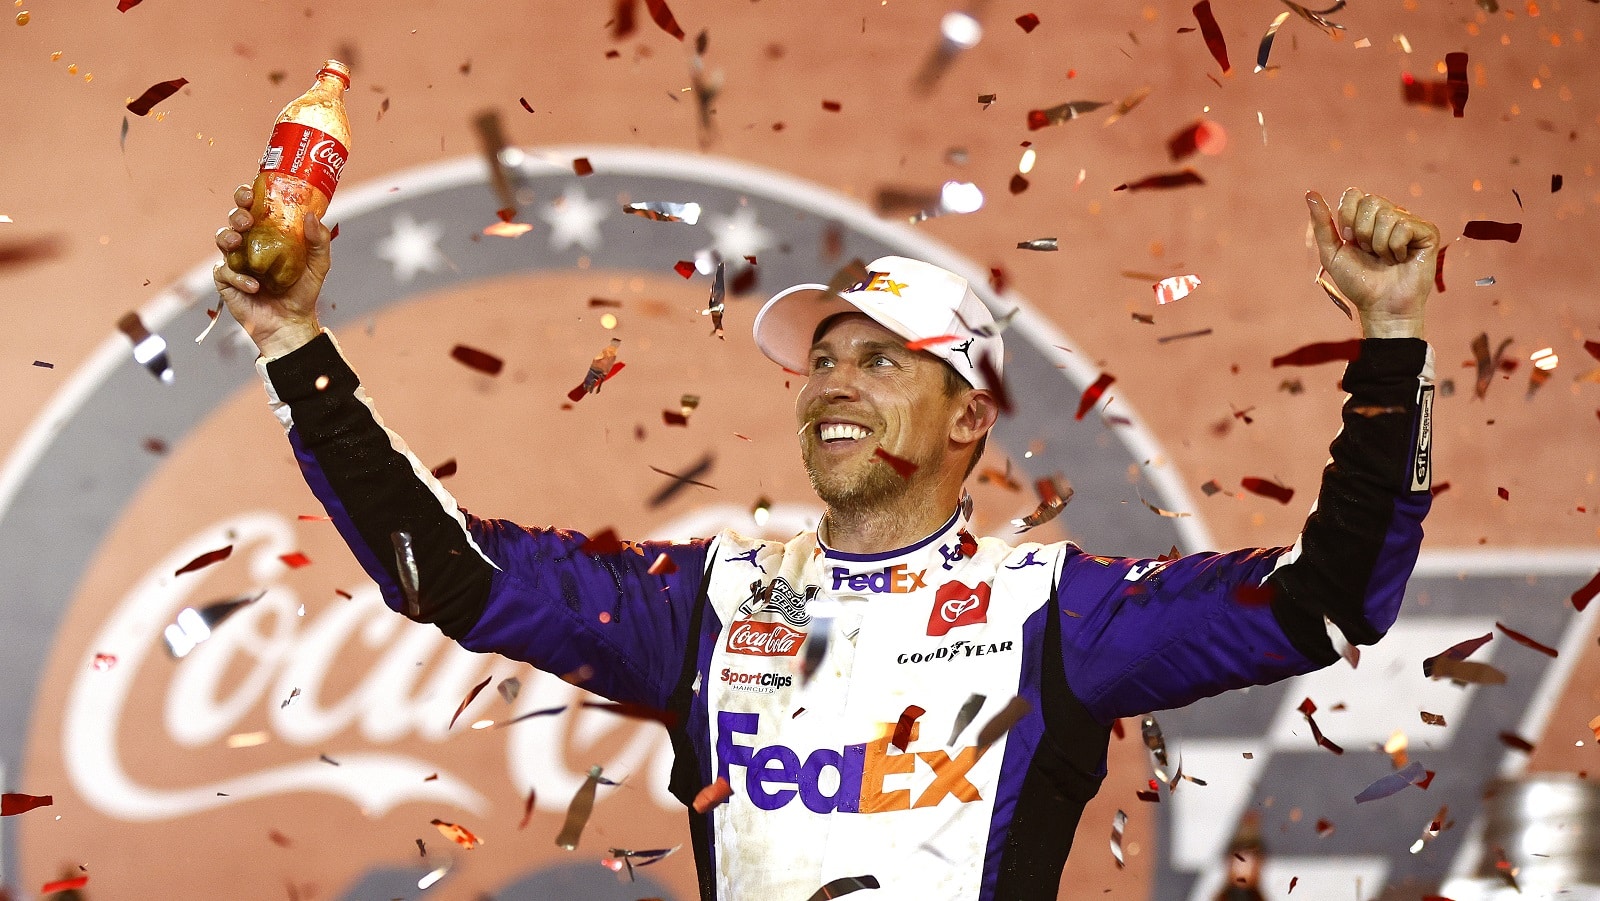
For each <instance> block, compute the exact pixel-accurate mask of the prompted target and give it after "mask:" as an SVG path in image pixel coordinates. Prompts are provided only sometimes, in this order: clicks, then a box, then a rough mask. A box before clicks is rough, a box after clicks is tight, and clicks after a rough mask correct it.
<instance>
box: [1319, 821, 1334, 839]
mask: <svg viewBox="0 0 1600 901" xmlns="http://www.w3.org/2000/svg"><path fill="white" fill-rule="evenodd" d="M1333 833H1334V825H1333V823H1331V822H1329V821H1328V820H1326V819H1318V820H1317V837H1318V838H1327V837H1328V836H1330V835H1332V834H1333Z"/></svg>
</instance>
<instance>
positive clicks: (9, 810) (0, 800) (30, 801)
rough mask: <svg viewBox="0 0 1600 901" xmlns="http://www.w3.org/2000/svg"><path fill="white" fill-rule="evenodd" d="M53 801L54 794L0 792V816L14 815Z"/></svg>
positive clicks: (45, 805)
mask: <svg viewBox="0 0 1600 901" xmlns="http://www.w3.org/2000/svg"><path fill="white" fill-rule="evenodd" d="M54 803H56V799H55V796H54V795H22V794H11V793H7V794H0V817H14V816H16V815H18V814H22V813H27V812H28V811H30V810H35V809H37V808H40V807H49V806H50V805H52V804H54Z"/></svg>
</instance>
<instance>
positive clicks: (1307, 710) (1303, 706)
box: [1299, 698, 1344, 755]
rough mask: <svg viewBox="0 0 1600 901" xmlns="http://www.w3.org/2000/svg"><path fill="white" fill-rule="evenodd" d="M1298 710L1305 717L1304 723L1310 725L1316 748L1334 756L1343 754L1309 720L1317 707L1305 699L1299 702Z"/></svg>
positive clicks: (1311, 720) (1341, 750) (1341, 749)
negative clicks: (1326, 750) (1321, 748)
mask: <svg viewBox="0 0 1600 901" xmlns="http://www.w3.org/2000/svg"><path fill="white" fill-rule="evenodd" d="M1299 710H1300V713H1301V714H1303V715H1304V716H1305V718H1306V722H1307V723H1308V724H1310V726H1311V737H1312V738H1314V739H1316V742H1317V744H1318V746H1320V747H1324V748H1327V749H1328V750H1330V751H1332V752H1333V753H1334V754H1335V755H1340V754H1343V753H1344V748H1341V747H1339V746H1338V745H1336V744H1334V743H1333V741H1331V740H1330V739H1329V738H1328V737H1327V736H1325V735H1323V734H1322V730H1321V729H1320V728H1318V727H1317V721H1316V720H1314V719H1312V718H1311V715H1312V714H1313V713H1316V712H1317V705H1316V704H1313V703H1312V702H1311V699H1310V698H1306V699H1305V700H1304V701H1301V702H1300V707H1299Z"/></svg>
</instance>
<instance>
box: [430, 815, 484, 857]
mask: <svg viewBox="0 0 1600 901" xmlns="http://www.w3.org/2000/svg"><path fill="white" fill-rule="evenodd" d="M432 822H433V825H434V827H435V828H437V829H438V830H439V833H440V834H441V835H443V836H444V837H445V838H447V839H449V840H451V841H453V842H455V843H456V844H458V845H460V846H461V847H463V848H466V849H467V850H468V851H471V850H472V849H473V848H476V847H478V846H479V845H481V844H483V840H482V839H480V838H478V837H477V836H476V835H473V834H472V830H471V829H468V828H467V827H465V826H458V825H456V824H455V823H446V822H445V821H444V820H433V821H432Z"/></svg>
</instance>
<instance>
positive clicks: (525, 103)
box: [517, 97, 533, 113]
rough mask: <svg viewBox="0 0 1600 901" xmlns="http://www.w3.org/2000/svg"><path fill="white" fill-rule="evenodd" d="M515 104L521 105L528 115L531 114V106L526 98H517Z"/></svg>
mask: <svg viewBox="0 0 1600 901" xmlns="http://www.w3.org/2000/svg"><path fill="white" fill-rule="evenodd" d="M517 102H518V103H520V104H522V108H523V109H525V110H527V111H528V112H530V113H531V112H533V105H532V104H530V103H529V102H528V98H526V97H518V98H517Z"/></svg>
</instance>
